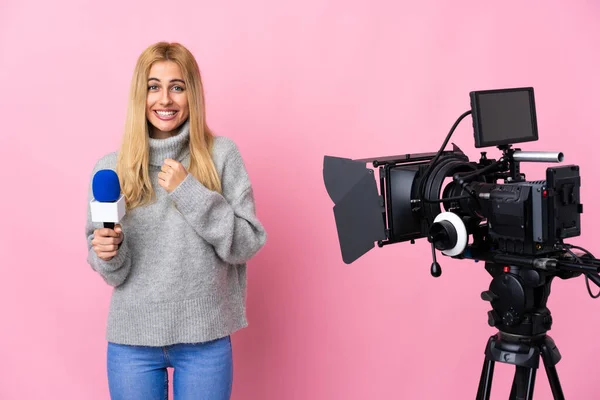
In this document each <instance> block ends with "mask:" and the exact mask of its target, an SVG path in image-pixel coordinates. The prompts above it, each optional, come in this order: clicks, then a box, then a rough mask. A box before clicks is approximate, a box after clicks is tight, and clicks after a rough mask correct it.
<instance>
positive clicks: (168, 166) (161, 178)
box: [158, 158, 188, 193]
mask: <svg viewBox="0 0 600 400" xmlns="http://www.w3.org/2000/svg"><path fill="white" fill-rule="evenodd" d="M187 174H188V172H187V170H186V169H185V167H184V166H183V164H181V163H180V162H177V161H175V160H173V159H171V158H167V159H166V160H165V163H164V164H163V166H162V167H161V168H160V172H159V173H158V184H159V185H160V186H162V187H163V188H164V189H165V190H166V191H167V192H169V193H171V192H172V191H173V190H175V188H177V186H179V184H180V183H181V182H183V180H184V179H185V177H186V176H187Z"/></svg>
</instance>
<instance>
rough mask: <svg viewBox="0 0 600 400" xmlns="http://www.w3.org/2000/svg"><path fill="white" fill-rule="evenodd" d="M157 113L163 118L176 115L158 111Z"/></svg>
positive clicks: (172, 112) (170, 112)
mask: <svg viewBox="0 0 600 400" xmlns="http://www.w3.org/2000/svg"><path fill="white" fill-rule="evenodd" d="M156 113H157V114H158V115H160V116H161V117H168V116H171V115H175V113H176V111H157V112H156Z"/></svg>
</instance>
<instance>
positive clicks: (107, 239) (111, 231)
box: [90, 169, 125, 261]
mask: <svg viewBox="0 0 600 400" xmlns="http://www.w3.org/2000/svg"><path fill="white" fill-rule="evenodd" d="M92 193H93V196H94V198H93V199H92V201H91V202H90V210H91V213H92V221H93V222H102V224H103V225H104V228H100V229H96V230H94V239H93V240H92V245H93V249H94V252H96V254H97V255H98V257H99V258H101V259H102V260H104V261H108V260H110V259H111V258H113V257H114V256H116V255H117V251H118V249H119V245H120V244H121V242H122V241H123V228H122V227H121V225H120V224H119V221H121V219H122V218H123V217H124V216H125V196H124V195H122V194H121V185H120V183H119V177H118V176H117V174H116V172H115V171H113V170H110V169H103V170H100V171H98V172H96V174H95V175H94V178H93V179H92Z"/></svg>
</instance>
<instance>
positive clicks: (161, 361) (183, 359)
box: [107, 336, 233, 400]
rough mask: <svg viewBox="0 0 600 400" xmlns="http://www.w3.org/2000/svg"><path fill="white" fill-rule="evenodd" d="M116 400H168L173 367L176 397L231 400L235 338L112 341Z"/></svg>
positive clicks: (111, 366)
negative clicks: (136, 342) (156, 343)
mask: <svg viewBox="0 0 600 400" xmlns="http://www.w3.org/2000/svg"><path fill="white" fill-rule="evenodd" d="M107 368H108V386H109V391H110V397H111V399H112V400H138V399H139V400H165V399H167V394H168V375H167V368H173V395H174V400H191V399H194V400H196V399H198V400H200V399H210V400H229V398H230V396H231V386H232V381H233V360H232V349H231V339H230V337H229V336H226V337H224V338H221V339H217V340H213V341H210V342H206V343H195V344H176V345H172V346H165V347H145V346H128V345H121V344H115V343H108V351H107Z"/></svg>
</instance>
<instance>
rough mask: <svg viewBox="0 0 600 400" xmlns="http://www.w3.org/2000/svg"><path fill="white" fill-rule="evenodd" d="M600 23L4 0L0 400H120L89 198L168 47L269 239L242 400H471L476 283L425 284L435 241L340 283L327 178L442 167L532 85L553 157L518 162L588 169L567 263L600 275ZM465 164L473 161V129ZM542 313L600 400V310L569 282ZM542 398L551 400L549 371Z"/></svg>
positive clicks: (480, 320) (501, 13) (246, 347)
mask: <svg viewBox="0 0 600 400" xmlns="http://www.w3.org/2000/svg"><path fill="white" fill-rule="evenodd" d="M491 4H493V6H492V5H491ZM488 7H489V8H488ZM492 7H493V8H492ZM599 12H600V9H599V6H598V5H597V2H594V1H591V0H589V1H584V0H570V1H527V2H523V1H504V2H500V3H499V2H494V3H490V2H485V1H467V0H455V1H441V0H439V1H432V0H429V1H420V2H416V1H397V0H394V1H387V2H384V1H374V2H371V1H348V0H345V1H328V0H303V1H297V2H289V1H288V2H283V1H274V0H256V1H252V2H250V1H231V0H230V1H200V2H198V1H195V2H171V3H168V2H156V1H146V2H141V1H137V2H131V1H113V0H109V1H104V2H97V1H60V2H54V1H52V2H50V1H48V2H46V1H37V2H34V1H27V0H3V1H2V3H1V4H0V51H1V53H0V60H1V62H0V109H1V110H2V121H1V123H0V132H1V135H0V156H1V158H0V160H1V161H2V174H1V178H0V181H1V182H2V189H1V190H2V196H1V197H0V202H1V209H2V211H3V214H4V215H3V217H2V225H3V227H2V230H0V270H1V275H0V285H1V289H0V305H1V306H0V307H1V317H0V318H1V321H2V326H1V329H0V343H1V344H2V349H1V350H0V355H1V356H0V359H1V360H2V362H1V363H0V398H2V399H7V400H8V399H11V400H12V399H42V398H43V399H59V398H60V399H64V400H70V399H89V400H96V399H106V398H108V391H107V385H106V375H105V346H106V343H105V341H104V327H105V318H106V313H107V307H108V301H109V296H110V288H109V287H108V286H107V285H106V284H104V282H103V281H102V280H101V279H100V278H99V276H97V275H96V274H95V273H94V272H93V271H92V270H91V268H90V267H89V266H88V265H87V264H86V262H85V258H86V247H85V238H84V218H85V207H86V195H87V193H86V190H87V187H88V184H89V178H90V173H91V169H92V166H93V164H94V162H95V161H96V159H98V158H99V157H100V156H101V155H103V154H105V153H106V152H109V151H112V150H115V149H116V148H117V146H118V145H119V143H120V139H121V132H122V126H123V122H124V118H125V106H126V99H127V93H128V85H129V80H130V78H131V73H132V71H133V67H134V63H135V60H136V58H137V56H138V55H139V53H140V52H141V51H142V50H143V49H144V48H145V47H146V46H147V45H149V44H151V43H153V42H155V41H159V40H169V41H179V42H181V43H183V44H184V45H186V46H187V47H189V48H190V50H191V51H192V52H193V53H194V54H195V56H196V57H197V60H198V62H199V64H200V66H201V70H202V73H203V78H204V82H205V86H206V95H207V102H208V104H207V107H208V116H209V123H210V124H211V126H212V127H213V128H214V130H215V131H216V132H217V133H218V134H221V135H226V136H229V137H231V138H233V139H234V140H235V141H236V142H237V143H238V145H239V147H240V149H241V151H242V153H243V156H244V157H245V159H246V163H247V167H248V170H249V172H250V174H251V177H252V180H253V182H254V185H255V191H256V198H257V202H258V213H259V216H260V218H261V220H262V221H263V222H264V224H265V226H266V228H267V230H268V233H269V240H268V244H267V246H266V247H265V248H264V249H263V250H262V251H261V252H260V254H259V255H258V256H257V257H256V258H255V259H253V260H252V261H251V262H250V265H249V267H250V269H249V293H248V295H249V307H248V316H249V320H250V327H249V328H248V329H246V330H243V331H241V332H239V333H237V334H235V335H234V337H233V339H234V357H235V382H234V396H233V398H234V399H262V400H270V399H277V400H279V399H302V400H304V399H311V400H317V399H323V400H325V399H327V400H329V399H345V400H354V399H390V398H397V399H441V398H444V399H446V398H447V399H467V398H474V396H475V392H476V390H477V383H478V380H479V376H480V371H481V366H482V362H483V350H484V346H485V343H486V340H487V338H488V337H489V335H491V334H492V333H493V332H494V331H493V330H492V329H491V328H489V327H488V326H487V311H488V309H489V305H488V304H487V303H485V302H483V301H482V300H481V299H480V293H481V291H483V290H486V289H487V286H488V284H489V282H490V277H489V276H488V274H487V272H485V270H484V269H483V265H482V264H474V263H472V262H468V261H454V260H449V259H448V258H445V257H443V258H441V259H440V263H441V264H442V268H443V275H442V277H440V278H439V279H434V278H432V277H431V276H430V274H429V266H430V263H431V260H430V249H429V247H428V246H427V243H426V242H425V241H424V240H421V241H419V242H417V244H416V245H414V246H410V245H409V244H399V245H394V246H389V247H386V248H384V249H375V250H373V251H371V252H370V253H368V254H367V255H366V256H364V257H363V258H362V259H360V260H359V261H357V262H356V263H354V264H352V265H350V266H348V265H345V264H344V263H343V262H342V260H341V256H340V252H339V248H338V242H337V235H336V229H335V224H334V221H333V213H332V207H333V204H332V203H331V201H330V199H329V197H328V196H327V193H326V191H325V188H324V185H323V181H322V162H323V155H325V154H329V155H339V156H345V157H355V158H359V157H369V156H374V155H392V154H402V153H409V152H426V151H436V150H437V149H438V148H439V146H440V145H441V143H442V141H443V139H444V137H445V135H446V134H447V132H448V130H449V128H450V127H451V126H452V124H453V123H454V121H455V120H456V118H457V117H458V116H459V115H460V114H461V113H462V112H463V111H466V110H467V109H468V108H469V98H468V92H469V91H470V90H477V89H490V88H500V87H514V86H534V88H535V90H536V100H537V110H538V123H539V128H540V137H541V139H540V141H538V142H536V143H531V144H527V145H524V146H522V147H523V149H524V150H547V151H563V152H564V153H565V156H566V159H565V162H566V163H575V164H578V165H580V166H581V171H582V176H583V178H582V182H583V188H582V197H583V203H584V215H583V219H582V229H583V234H582V236H581V237H579V238H576V239H574V240H571V242H572V243H575V244H579V245H582V246H584V247H588V248H589V249H590V250H591V251H592V252H596V253H600V250H598V249H599V248H600V245H598V244H597V243H596V242H595V241H594V239H597V235H596V234H595V233H596V232H595V230H594V229H595V227H596V226H597V225H598V223H600V214H599V212H598V209H597V208H596V207H595V198H594V196H595V195H598V194H599V191H598V189H597V188H598V187H599V186H600V178H599V177H598V174H597V169H598V146H597V145H598V142H597V138H596V134H597V130H598V126H600V112H599V109H598V104H599V103H598V93H599V92H600V78H599V76H600V74H599V71H600V62H599V61H600V60H599V57H598V41H599V39H600V28H599V27H598V18H599V16H600V15H599ZM452 141H453V142H455V143H457V144H458V145H459V146H461V148H462V149H463V150H465V151H466V152H467V153H468V154H469V155H470V156H471V157H477V155H478V152H477V151H476V149H475V148H474V147H473V137H472V130H471V119H470V117H469V118H467V119H465V121H463V123H462V124H461V125H460V126H459V128H458V129H457V131H456V132H455V134H454V137H453V139H452ZM489 156H490V157H492V156H493V157H497V151H496V150H495V149H490V150H489ZM547 166H548V165H547V164H546V165H531V164H530V165H524V166H523V172H525V173H527V177H528V179H530V180H533V179H543V176H544V175H543V172H544V169H545V168H546V167H547ZM594 289H595V287H594ZM549 305H550V307H551V310H552V312H553V315H554V321H555V322H554V326H553V329H552V330H551V332H550V334H551V336H552V337H553V338H554V339H555V340H556V342H557V344H558V346H559V349H560V350H561V352H562V354H563V360H562V361H561V362H560V363H559V364H558V370H559V375H560V378H561V380H562V383H563V387H564V391H565V394H566V396H567V398H569V399H578V400H586V399H593V398H598V394H597V379H596V378H595V377H596V375H597V368H596V367H597V365H598V359H599V357H600V342H599V341H598V339H597V338H598V336H599V335H600V318H599V317H598V316H599V315H600V301H593V300H592V299H591V298H590V297H589V295H588V294H587V291H586V289H585V283H584V280H583V279H581V278H579V279H572V280H570V281H556V282H555V284H554V286H553V294H552V296H551V299H550V302H549ZM512 372H513V368H512V367H509V366H506V365H501V364H498V365H497V367H496V375H495V377H496V379H495V381H494V386H493V394H492V398H496V399H501V398H507V396H508V392H509V387H510V383H511V379H512ZM536 398H539V399H548V398H551V395H550V391H549V387H548V383H547V380H546V376H545V372H544V371H543V369H541V370H540V371H539V372H538V380H537V385H536Z"/></svg>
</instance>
